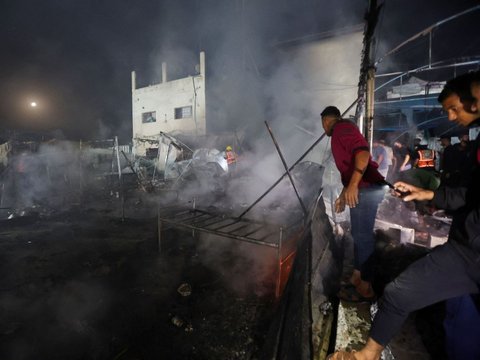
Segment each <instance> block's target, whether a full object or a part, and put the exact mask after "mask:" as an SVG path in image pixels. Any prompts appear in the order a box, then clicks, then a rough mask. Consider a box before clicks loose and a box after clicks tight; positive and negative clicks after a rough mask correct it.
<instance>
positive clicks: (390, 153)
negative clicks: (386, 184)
mask: <svg viewBox="0 0 480 360" xmlns="http://www.w3.org/2000/svg"><path fill="white" fill-rule="evenodd" d="M380 144H381V145H382V146H383V148H384V149H385V152H386V153H387V165H388V171H387V176H386V179H387V180H390V178H391V176H392V171H393V168H394V167H395V157H394V156H393V149H392V148H391V147H390V146H388V145H387V143H386V142H385V140H383V139H382V140H380Z"/></svg>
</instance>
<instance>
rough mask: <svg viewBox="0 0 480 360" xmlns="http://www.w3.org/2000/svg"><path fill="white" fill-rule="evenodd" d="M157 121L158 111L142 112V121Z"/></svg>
mask: <svg viewBox="0 0 480 360" xmlns="http://www.w3.org/2000/svg"><path fill="white" fill-rule="evenodd" d="M156 121H157V113H156V111H150V112H145V113H143V114H142V123H144V124H145V123H153V122H156Z"/></svg>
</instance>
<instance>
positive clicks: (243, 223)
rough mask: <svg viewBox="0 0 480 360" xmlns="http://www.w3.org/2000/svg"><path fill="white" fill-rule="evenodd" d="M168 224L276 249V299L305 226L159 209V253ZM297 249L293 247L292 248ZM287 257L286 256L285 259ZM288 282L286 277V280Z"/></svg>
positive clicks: (201, 212)
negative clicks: (283, 276)
mask: <svg viewBox="0 0 480 360" xmlns="http://www.w3.org/2000/svg"><path fill="white" fill-rule="evenodd" d="M164 224H166V225H169V226H170V227H174V228H180V229H187V230H192V232H193V233H194V234H195V232H197V231H198V232H203V233H207V234H212V235H216V236H220V237H223V238H230V239H234V240H238V241H243V242H247V243H250V244H254V245H260V246H267V247H271V248H273V249H276V255H277V279H276V286H275V295H276V296H277V297H279V296H280V293H281V290H282V287H283V285H284V284H282V271H283V272H285V271H288V270H289V267H290V266H291V263H292V262H293V259H294V257H295V256H294V255H295V252H296V248H295V244H294V243H295V242H296V240H297V239H298V238H299V236H300V235H301V234H302V233H303V226H302V222H301V221H298V222H296V223H294V224H292V225H286V226H285V225H278V224H269V223H262V222H259V221H253V220H249V219H245V218H235V217H227V216H225V215H221V214H215V213H211V212H207V211H204V210H199V209H195V208H193V209H192V208H190V209H185V208H184V209H179V208H177V209H172V208H165V209H162V208H159V209H158V249H159V251H162V231H163V230H164ZM292 245H293V246H292ZM284 253H286V254H285V255H284ZM285 278H286V277H285Z"/></svg>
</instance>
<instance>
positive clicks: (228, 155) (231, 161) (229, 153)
mask: <svg viewBox="0 0 480 360" xmlns="http://www.w3.org/2000/svg"><path fill="white" fill-rule="evenodd" d="M224 158H225V159H226V160H227V165H228V173H229V174H230V175H233V173H234V172H235V167H236V165H237V154H236V153H235V151H233V149H232V147H231V146H230V145H228V146H227V147H226V148H225V156H224Z"/></svg>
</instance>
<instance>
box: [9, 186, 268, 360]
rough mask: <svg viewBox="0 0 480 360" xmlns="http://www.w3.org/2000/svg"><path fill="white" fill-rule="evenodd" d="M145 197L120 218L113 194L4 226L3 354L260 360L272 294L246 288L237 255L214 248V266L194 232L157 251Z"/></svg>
mask: <svg viewBox="0 0 480 360" xmlns="http://www.w3.org/2000/svg"><path fill="white" fill-rule="evenodd" d="M143 197H144V199H142V201H139V198H138V197H137V196H136V195H135V196H130V200H128V199H127V201H126V207H125V208H126V212H125V219H124V221H122V219H121V211H120V205H119V201H120V200H119V199H117V198H116V197H115V196H113V197H104V198H102V197H101V196H99V197H96V199H95V200H93V199H91V200H90V201H89V202H88V203H83V204H82V205H81V206H80V205H77V206H70V208H69V209H67V210H65V211H62V212H56V213H53V212H50V213H49V214H42V213H41V212H40V213H34V212H30V213H27V214H26V215H25V216H23V217H16V218H13V219H10V220H2V221H1V225H0V269H1V270H0V273H1V274H2V276H1V277H0V358H1V359H118V360H121V359H153V358H155V359H159V358H164V359H250V358H255V354H256V353H257V352H258V350H259V348H260V347H261V345H262V342H263V337H264V335H265V334H266V332H267V331H266V330H267V328H268V325H269V322H270V320H271V316H272V311H273V310H272V309H273V306H272V305H273V297H272V296H270V295H271V294H269V293H268V291H265V292H263V293H261V292H260V293H259V292H258V291H255V290H254V289H255V288H257V289H258V286H257V285H258V284H247V285H245V284H243V286H242V287H241V289H240V290H241V291H239V289H238V288H237V287H236V286H235V284H234V283H233V281H232V276H231V275H232V274H233V273H232V272H233V271H235V272H236V273H237V278H239V276H238V275H239V274H238V272H239V269H247V268H248V267H246V266H243V265H242V264H238V262H239V261H241V259H239V257H238V256H235V253H234V252H228V251H226V252H221V253H217V255H218V256H219V257H220V260H221V261H222V262H224V263H225V264H229V266H227V267H225V269H226V270H225V271H218V268H215V267H212V266H211V263H208V261H207V262H205V260H206V259H207V257H206V256H205V253H201V252H200V251H198V249H197V244H196V242H194V241H193V238H192V237H191V235H190V234H188V233H185V232H177V231H174V230H171V231H168V232H167V234H166V243H167V245H168V246H167V248H166V250H165V251H163V252H162V253H159V252H158V244H157V232H156V218H155V215H156V199H155V198H154V197H152V196H151V195H150V194H143ZM240 277H241V276H240ZM246 277H247V278H248V275H247V276H246ZM184 283H187V284H188V285H189V286H190V288H191V294H190V295H189V296H182V295H181V294H180V293H179V292H178V288H179V286H180V285H182V284H184ZM250 285H251V286H250Z"/></svg>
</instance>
